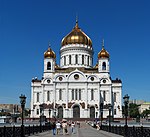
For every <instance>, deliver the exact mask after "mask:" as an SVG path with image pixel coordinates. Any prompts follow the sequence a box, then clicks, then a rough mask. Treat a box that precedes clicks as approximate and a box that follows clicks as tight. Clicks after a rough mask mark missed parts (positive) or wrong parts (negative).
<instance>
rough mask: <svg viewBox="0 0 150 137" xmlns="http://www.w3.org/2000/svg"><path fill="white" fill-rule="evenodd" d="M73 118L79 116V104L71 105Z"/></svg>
mask: <svg viewBox="0 0 150 137" xmlns="http://www.w3.org/2000/svg"><path fill="white" fill-rule="evenodd" d="M73 118H80V108H79V106H74V107H73Z"/></svg>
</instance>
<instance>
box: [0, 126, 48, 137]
mask: <svg viewBox="0 0 150 137" xmlns="http://www.w3.org/2000/svg"><path fill="white" fill-rule="evenodd" d="M22 129H24V133H25V135H26V136H30V135H34V134H37V133H40V132H44V131H48V130H51V125H42V126H34V125H33V126H30V125H29V126H25V127H23V128H21V127H16V126H13V127H6V126H4V127H0V137H21V132H22Z"/></svg>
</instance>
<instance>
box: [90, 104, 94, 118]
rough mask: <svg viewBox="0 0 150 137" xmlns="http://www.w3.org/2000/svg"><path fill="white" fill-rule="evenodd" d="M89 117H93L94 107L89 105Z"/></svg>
mask: <svg viewBox="0 0 150 137" xmlns="http://www.w3.org/2000/svg"><path fill="white" fill-rule="evenodd" d="M90 118H95V108H94V107H90Z"/></svg>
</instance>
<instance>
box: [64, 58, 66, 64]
mask: <svg viewBox="0 0 150 137" xmlns="http://www.w3.org/2000/svg"><path fill="white" fill-rule="evenodd" d="M64 65H66V56H64Z"/></svg>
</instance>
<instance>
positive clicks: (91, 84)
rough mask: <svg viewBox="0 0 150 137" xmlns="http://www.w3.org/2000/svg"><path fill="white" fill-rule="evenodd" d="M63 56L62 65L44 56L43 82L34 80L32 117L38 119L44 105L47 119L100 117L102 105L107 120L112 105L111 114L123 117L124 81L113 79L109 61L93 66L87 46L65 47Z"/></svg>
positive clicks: (62, 52) (103, 59) (62, 49)
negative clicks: (41, 106)
mask: <svg viewBox="0 0 150 137" xmlns="http://www.w3.org/2000/svg"><path fill="white" fill-rule="evenodd" d="M60 55H61V57H60V66H58V65H56V63H55V58H54V57H52V56H50V57H45V58H44V73H43V77H42V79H41V80H39V79H37V78H34V79H32V82H31V117H32V118H39V116H40V107H39V105H40V104H42V105H43V110H44V111H43V112H42V113H43V114H44V115H45V116H46V117H47V118H48V117H49V116H50V117H53V116H56V117H58V118H99V117H100V115H101V113H100V112H101V110H100V104H103V109H102V110H103V117H104V118H106V117H107V116H108V114H109V111H108V104H111V105H112V111H111V115H112V116H113V117H114V118H121V117H122V107H121V106H122V105H121V103H122V102H121V98H122V82H121V80H119V79H116V80H112V79H111V77H110V70H109V69H110V66H109V58H98V64H97V65H96V66H93V48H92V46H89V45H86V44H84V43H83V44H82V43H73V44H67V45H65V46H62V47H61V49H60ZM48 64H50V67H48ZM103 67H104V68H103ZM49 110H50V113H49Z"/></svg>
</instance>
